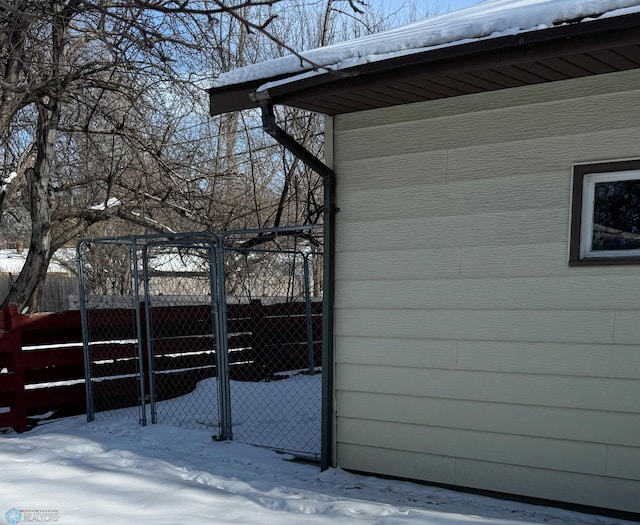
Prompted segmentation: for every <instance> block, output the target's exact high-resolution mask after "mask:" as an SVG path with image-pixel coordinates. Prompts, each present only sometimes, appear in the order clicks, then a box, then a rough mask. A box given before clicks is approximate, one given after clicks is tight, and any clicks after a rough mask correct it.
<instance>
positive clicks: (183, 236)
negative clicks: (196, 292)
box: [77, 232, 232, 440]
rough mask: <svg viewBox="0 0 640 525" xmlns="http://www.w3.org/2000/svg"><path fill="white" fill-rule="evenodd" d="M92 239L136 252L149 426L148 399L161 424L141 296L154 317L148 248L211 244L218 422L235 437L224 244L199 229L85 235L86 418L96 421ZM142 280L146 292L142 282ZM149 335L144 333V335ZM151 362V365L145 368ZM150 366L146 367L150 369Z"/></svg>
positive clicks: (141, 386)
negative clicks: (89, 266) (89, 273)
mask: <svg viewBox="0 0 640 525" xmlns="http://www.w3.org/2000/svg"><path fill="white" fill-rule="evenodd" d="M89 242H93V243H105V244H114V245H115V244H120V245H122V246H128V249H129V253H130V256H131V265H132V268H131V271H132V275H133V282H132V286H133V297H132V301H133V302H134V303H135V313H136V327H135V330H136V334H137V359H138V363H139V365H138V366H139V373H140V375H139V380H138V395H139V400H140V402H139V422H140V424H141V425H146V424H147V410H146V404H147V402H148V403H149V405H150V412H151V419H152V421H151V422H152V423H156V410H155V402H156V400H155V396H154V388H153V381H154V374H153V340H152V337H151V336H152V334H151V326H150V324H149V323H148V322H147V323H145V327H143V326H142V322H141V318H142V315H141V313H142V312H141V302H142V301H141V300H140V299H141V297H144V305H145V306H144V308H145V319H149V316H150V296H149V286H148V283H149V280H148V279H149V265H148V262H149V261H148V259H149V257H148V251H149V248H151V247H159V246H166V247H185V248H186V247H194V246H201V247H202V246H204V247H206V248H207V251H208V256H209V261H210V264H209V271H210V283H211V307H212V326H213V327H214V330H215V338H216V342H215V344H216V346H217V348H216V365H217V370H218V404H219V408H220V414H219V421H220V436H219V438H220V439H223V440H227V439H231V438H232V428H231V407H230V393H229V392H230V390H229V375H228V362H227V359H228V352H227V335H226V318H225V316H226V309H225V298H224V265H223V264H222V263H223V257H224V248H223V246H222V243H221V242H220V238H219V237H218V236H217V235H216V234H214V233H212V232H199V233H176V234H170V235H164V234H158V235H137V236H134V235H132V236H124V237H103V238H97V239H82V240H80V241H79V242H78V244H77V258H78V277H79V280H80V287H79V292H80V313H81V321H82V333H83V350H84V358H85V389H86V396H87V420H88V421H93V420H95V403H94V397H93V389H92V374H91V355H90V343H91V341H89V316H88V310H89V304H88V299H89V298H88V297H87V295H86V293H85V287H84V283H85V270H84V265H83V264H82V261H83V255H82V248H83V245H84V244H86V243H89ZM140 252H141V254H142V255H141V259H142V266H143V268H142V269H141V268H140ZM140 283H142V288H143V289H142V291H141V285H140ZM143 334H144V335H145V336H146V337H142V335H143ZM145 339H146V344H147V348H146V350H147V361H146V363H144V350H145V349H144V348H143V341H144V340H145ZM143 363H144V365H143ZM145 365H146V366H145ZM145 368H146V370H145ZM145 376H147V377H148V381H149V385H150V388H149V392H147V391H146V388H145V381H144V377H145Z"/></svg>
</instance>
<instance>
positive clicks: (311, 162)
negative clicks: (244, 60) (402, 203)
mask: <svg viewBox="0 0 640 525" xmlns="http://www.w3.org/2000/svg"><path fill="white" fill-rule="evenodd" d="M260 95H261V96H265V93H260ZM260 107H261V109H262V128H263V129H264V131H266V132H267V133H268V134H269V135H271V137H273V138H274V139H275V140H276V141H277V142H279V143H280V144H281V145H282V146H284V147H285V148H286V149H287V150H289V151H290V152H291V153H293V154H294V155H295V156H296V157H297V158H299V159H300V160H301V161H302V162H304V163H305V164H306V165H307V166H308V167H309V168H311V169H312V170H313V171H315V172H316V173H318V175H320V176H321V177H322V184H323V192H324V206H323V210H322V211H323V222H324V232H323V233H324V256H323V258H322V272H323V278H322V282H323V299H322V421H321V441H320V468H321V469H322V470H326V469H328V468H329V467H330V466H331V458H332V445H333V386H334V381H333V298H334V263H333V261H334V254H335V235H334V232H335V214H336V207H335V195H336V181H335V173H334V172H333V170H332V169H331V168H329V167H328V166H327V165H326V164H325V163H324V162H322V161H321V160H320V159H319V158H317V157H316V156H315V155H313V153H311V152H310V151H309V150H308V149H307V148H305V147H304V146H303V145H302V144H300V143H299V142H297V141H296V140H295V139H294V138H293V137H292V136H291V135H289V134H288V133H287V132H286V131H285V130H284V129H282V128H281V127H280V126H278V124H277V123H276V119H275V115H274V112H273V103H272V102H271V101H270V100H261V101H260Z"/></svg>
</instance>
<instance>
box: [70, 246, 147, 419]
mask: <svg viewBox="0 0 640 525" xmlns="http://www.w3.org/2000/svg"><path fill="white" fill-rule="evenodd" d="M139 262H140V260H139V254H138V247H137V241H136V239H134V238H123V239H97V240H87V241H82V242H80V243H79V245H78V268H79V272H78V275H79V280H80V296H81V301H80V302H81V306H82V309H81V311H82V314H83V315H82V321H83V323H82V324H83V338H84V348H85V375H86V381H87V382H86V387H87V415H88V418H89V419H90V420H92V419H93V418H94V417H95V416H96V414H106V413H109V416H110V417H114V416H119V417H129V418H137V419H139V420H140V422H141V423H143V424H144V423H145V422H146V413H145V411H144V404H143V403H142V400H144V399H145V396H146V393H145V387H146V385H145V381H144V375H143V370H144V364H143V358H144V348H143V340H142V338H141V337H140V333H141V325H140V320H141V310H140V293H139V290H138V280H137V279H136V275H137V274H138V273H139Z"/></svg>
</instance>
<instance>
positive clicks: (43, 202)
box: [3, 97, 60, 313]
mask: <svg viewBox="0 0 640 525" xmlns="http://www.w3.org/2000/svg"><path fill="white" fill-rule="evenodd" d="M36 106H37V108H38V129H37V157H36V163H35V166H34V167H33V168H28V169H27V170H26V172H25V175H26V178H27V186H28V188H29V204H30V207H31V241H30V243H29V253H28V255H27V259H26V261H25V264H24V266H23V268H22V271H21V272H20V275H19V276H18V278H17V279H16V281H15V282H14V283H13V286H12V287H11V290H10V291H9V295H8V296H7V297H6V299H5V300H4V302H3V306H4V305H6V304H9V303H13V304H17V305H18V310H19V311H21V312H23V313H26V312H37V311H38V310H39V307H40V302H41V299H42V290H43V287H44V279H45V277H46V274H47V268H48V266H49V261H50V260H51V256H52V253H51V201H50V199H51V192H50V181H51V171H52V169H53V161H54V158H55V157H54V155H55V151H54V145H55V142H56V136H57V128H58V123H59V120H60V106H59V103H58V101H57V100H55V99H54V98H53V97H46V98H45V99H44V100H38V102H37V103H36Z"/></svg>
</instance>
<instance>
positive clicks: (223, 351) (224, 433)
mask: <svg viewBox="0 0 640 525" xmlns="http://www.w3.org/2000/svg"><path fill="white" fill-rule="evenodd" d="M224 254H225V249H224V243H221V242H218V245H217V246H216V249H215V258H214V260H215V262H216V264H215V269H216V274H217V275H216V277H217V278H216V279H215V281H212V282H216V283H217V286H216V298H215V303H217V314H218V315H217V319H216V336H217V339H216V347H217V351H216V360H217V366H218V392H219V393H218V399H219V404H220V439H223V440H228V439H229V440H230V439H233V424H232V420H231V386H230V381H229V340H228V336H227V294H226V291H225V275H224ZM212 299H213V298H212Z"/></svg>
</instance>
